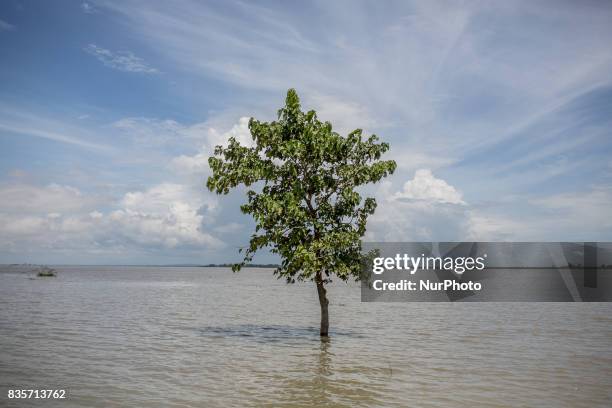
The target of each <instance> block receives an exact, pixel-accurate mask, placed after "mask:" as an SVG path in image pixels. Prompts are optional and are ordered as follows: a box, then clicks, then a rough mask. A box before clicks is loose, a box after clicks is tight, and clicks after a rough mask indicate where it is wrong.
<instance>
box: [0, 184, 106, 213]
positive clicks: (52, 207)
mask: <svg viewBox="0 0 612 408" xmlns="http://www.w3.org/2000/svg"><path fill="white" fill-rule="evenodd" d="M0 197H2V200H0V212H1V213H8V214H15V213H20V214H24V213H26V214H40V213H53V212H56V213H65V212H78V211H84V210H87V209H92V208H93V207H94V206H95V205H96V204H98V202H99V201H98V199H96V197H92V196H86V195H83V194H82V193H81V191H79V190H78V189H76V188H74V187H70V186H63V185H58V184H49V185H47V186H44V187H39V186H34V185H30V184H22V183H16V184H5V185H0Z"/></svg>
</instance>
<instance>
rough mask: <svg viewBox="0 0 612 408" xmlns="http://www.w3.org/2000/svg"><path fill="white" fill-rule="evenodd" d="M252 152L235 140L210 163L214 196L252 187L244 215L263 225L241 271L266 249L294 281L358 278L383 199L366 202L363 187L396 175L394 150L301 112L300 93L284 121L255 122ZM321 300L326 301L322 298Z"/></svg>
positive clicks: (290, 95) (292, 96) (291, 95)
mask: <svg viewBox="0 0 612 408" xmlns="http://www.w3.org/2000/svg"><path fill="white" fill-rule="evenodd" d="M249 130H250V132H251V136H252V138H253V144H252V146H243V145H241V144H240V143H239V142H238V141H237V140H236V139H235V138H233V137H232V138H230V139H229V142H228V144H227V146H226V147H223V146H216V148H215V152H214V156H212V157H210V158H209V161H208V162H209V165H210V168H211V169H212V175H211V176H210V177H209V178H208V180H207V184H206V185H207V187H208V189H209V190H211V191H214V192H216V193H218V194H227V193H228V192H229V191H230V190H231V189H233V188H234V187H237V186H239V185H244V186H246V187H247V192H246V195H247V199H248V202H246V203H245V204H244V205H242V206H241V210H242V212H243V213H245V214H250V215H251V216H252V217H253V218H254V220H255V223H256V227H255V231H254V233H253V235H252V236H251V238H250V242H249V246H248V247H246V248H244V249H245V250H244V259H243V261H242V262H241V263H239V264H236V265H234V266H233V270H234V271H237V270H239V269H240V268H241V267H242V266H243V265H245V264H246V263H248V262H250V261H251V260H252V259H253V255H254V254H255V253H256V252H257V251H258V250H259V249H262V248H269V250H270V251H271V252H272V253H275V254H278V255H280V258H281V264H280V266H279V267H278V268H276V270H275V274H277V275H278V276H279V277H283V278H286V280H287V282H290V283H293V282H295V281H296V280H297V281H301V280H315V281H316V282H317V284H318V285H322V284H324V283H327V282H329V281H330V280H331V278H332V276H333V275H335V276H337V277H338V278H340V279H342V280H347V279H349V278H351V277H354V278H356V279H359V276H360V270H361V259H362V258H361V238H362V237H363V235H364V233H365V231H366V221H367V218H368V216H369V215H371V214H373V213H374V210H375V209H376V200H375V199H374V198H372V197H367V198H365V199H364V198H363V197H362V196H361V194H360V193H359V192H358V191H357V189H358V187H360V186H362V185H365V184H368V183H375V182H377V181H379V180H380V179H382V178H383V177H386V176H387V175H389V174H392V173H393V171H394V170H395V167H396V164H395V162H394V161H392V160H387V161H384V160H381V156H382V155H383V154H384V153H385V152H386V151H387V150H388V149H389V145H388V144H387V143H382V142H379V139H378V137H377V136H376V135H371V136H369V137H365V136H364V135H363V132H362V130H361V129H356V130H354V131H352V132H350V133H349V134H348V135H346V136H341V135H340V134H338V133H337V132H335V131H334V130H333V129H332V125H331V123H329V122H321V121H320V120H319V119H318V118H317V114H316V112H315V111H313V110H311V111H308V112H302V110H301V107H300V100H299V98H298V95H297V93H296V91H295V90H293V89H290V90H289V91H288V92H287V98H286V101H285V106H284V107H283V108H281V109H280V110H279V111H278V120H276V121H272V122H260V121H258V120H256V119H254V118H251V120H250V121H249ZM320 296H321V294H320Z"/></svg>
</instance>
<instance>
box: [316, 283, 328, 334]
mask: <svg viewBox="0 0 612 408" xmlns="http://www.w3.org/2000/svg"><path fill="white" fill-rule="evenodd" d="M317 292H318V293H319V304H320V305H321V331H320V333H321V337H327V336H328V334H329V314H328V312H327V306H328V305H329V300H327V290H326V289H325V283H323V280H322V279H320V278H319V279H317Z"/></svg>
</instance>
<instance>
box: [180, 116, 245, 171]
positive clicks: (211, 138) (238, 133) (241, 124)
mask: <svg viewBox="0 0 612 408" xmlns="http://www.w3.org/2000/svg"><path fill="white" fill-rule="evenodd" d="M205 127H206V125H205V124H198V125H195V126H192V127H190V128H186V129H185V130H184V132H185V133H186V134H192V133H194V132H198V133H200V132H202V131H203V129H204V128H205ZM205 132H206V133H205V134H206V141H205V143H204V144H203V146H202V147H201V148H200V151H199V152H198V153H197V154H195V155H192V156H189V155H180V156H178V157H175V158H174V159H172V162H171V163H172V167H173V168H174V169H175V170H177V171H178V172H180V173H183V174H201V173H206V172H208V170H209V167H208V158H209V157H210V156H211V155H212V154H213V152H214V149H215V146H217V145H222V146H226V145H227V142H228V140H229V138H230V137H234V138H235V139H236V140H237V141H238V142H239V143H240V144H241V145H243V146H252V145H253V138H252V137H251V131H250V130H249V118H247V117H241V118H240V119H239V120H238V123H236V124H234V125H233V126H232V127H231V128H230V129H229V130H228V131H226V132H220V131H218V130H217V129H216V128H214V127H208V128H206V130H205Z"/></svg>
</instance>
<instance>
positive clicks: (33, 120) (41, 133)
mask: <svg viewBox="0 0 612 408" xmlns="http://www.w3.org/2000/svg"><path fill="white" fill-rule="evenodd" d="M0 132H2V133H4V134H9V135H12V134H19V135H25V136H29V137H36V138H42V139H47V140H52V141H54V142H59V143H65V144H69V145H74V146H78V147H82V148H85V149H89V150H95V151H98V152H110V151H112V149H111V148H110V147H109V146H106V145H104V144H102V143H98V142H97V141H94V140H95V139H96V136H95V135H92V134H91V132H90V131H89V130H88V129H85V128H83V127H81V126H74V125H71V124H69V123H66V122H64V121H61V120H57V119H49V118H46V117H45V116H43V115H39V114H34V113H32V112H28V111H26V110H17V109H14V108H11V107H8V106H7V105H4V104H2V103H0Z"/></svg>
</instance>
